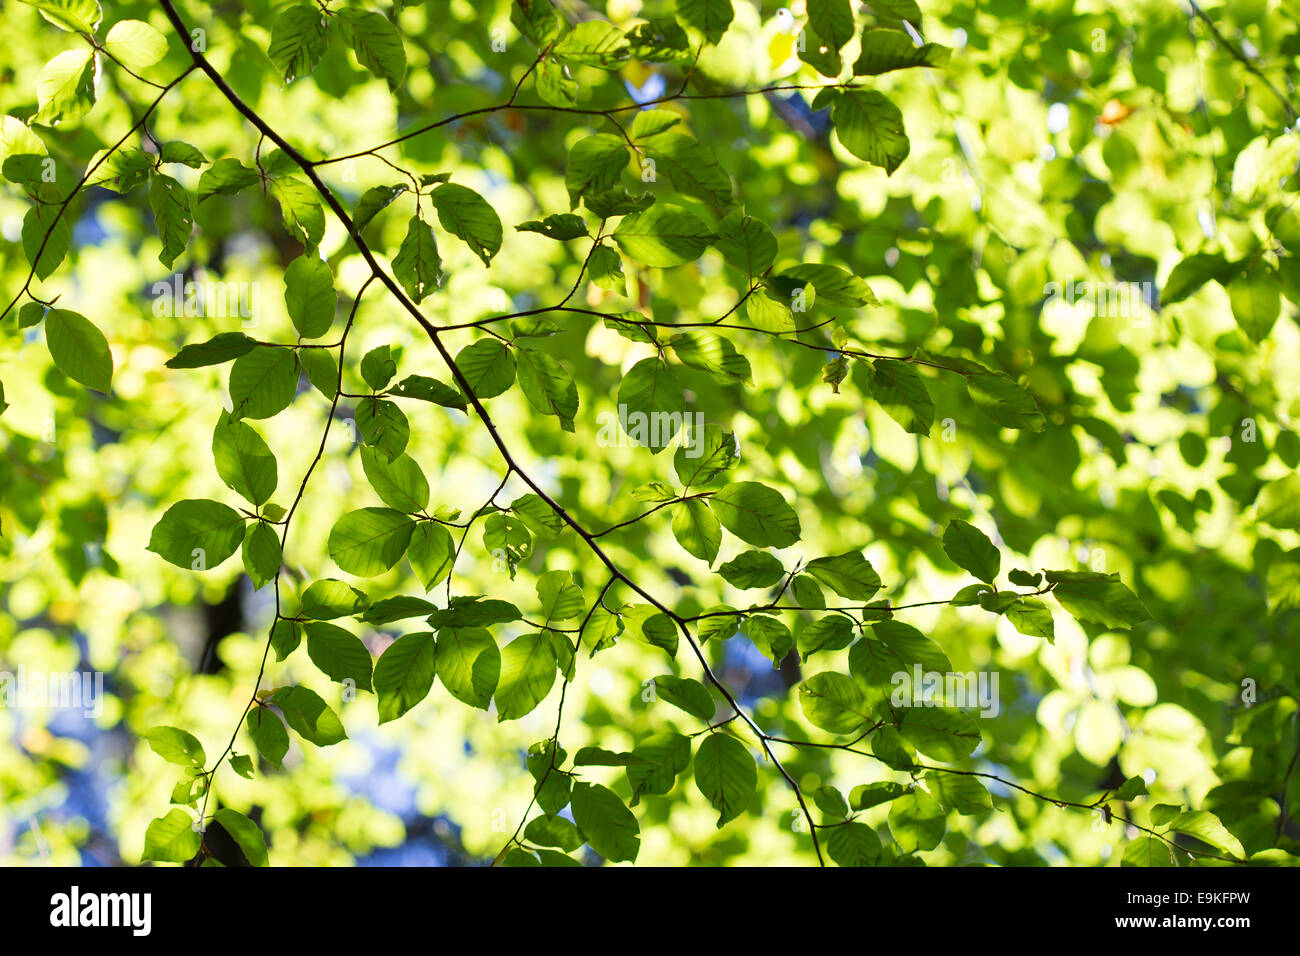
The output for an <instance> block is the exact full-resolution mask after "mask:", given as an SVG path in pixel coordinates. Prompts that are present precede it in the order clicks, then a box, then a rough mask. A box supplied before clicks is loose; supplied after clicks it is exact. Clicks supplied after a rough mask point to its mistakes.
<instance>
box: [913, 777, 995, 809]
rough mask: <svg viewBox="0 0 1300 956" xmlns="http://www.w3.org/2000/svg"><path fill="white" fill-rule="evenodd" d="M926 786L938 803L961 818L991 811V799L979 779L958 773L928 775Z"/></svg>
mask: <svg viewBox="0 0 1300 956" xmlns="http://www.w3.org/2000/svg"><path fill="white" fill-rule="evenodd" d="M925 782H926V784H927V785H928V786H929V787H930V788H931V789H932V790H933V791H934V795H935V796H936V797H938V799H939V802H940V803H941V804H943V805H944V806H945V807H948V808H949V809H951V810H956V811H957V812H958V813H960V814H961V815H962V816H967V817H969V816H975V815H977V814H980V813H984V812H985V811H988V810H992V809H993V798H992V797H990V796H989V792H988V789H987V788H986V787H985V786H984V784H982V783H980V780H979V777H974V776H971V775H969V774H958V773H929V774H926V777H925Z"/></svg>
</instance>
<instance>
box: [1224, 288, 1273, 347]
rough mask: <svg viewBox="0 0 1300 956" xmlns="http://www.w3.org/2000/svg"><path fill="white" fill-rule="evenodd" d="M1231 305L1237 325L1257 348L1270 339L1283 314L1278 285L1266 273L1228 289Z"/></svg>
mask: <svg viewBox="0 0 1300 956" xmlns="http://www.w3.org/2000/svg"><path fill="white" fill-rule="evenodd" d="M1228 301H1229V303H1230V304H1231V305H1232V316H1233V318H1235V319H1236V320H1237V325H1238V326H1239V327H1240V328H1241V330H1242V331H1243V332H1245V333H1246V335H1247V336H1248V337H1249V338H1250V340H1251V341H1252V342H1254V343H1255V344H1256V345H1258V344H1259V343H1261V342H1263V341H1264V339H1266V338H1268V334H1269V332H1271V331H1272V330H1273V326H1274V324H1276V322H1277V317H1278V316H1279V315H1280V314H1281V311H1282V296H1281V289H1280V287H1279V285H1278V282H1277V280H1276V279H1275V278H1274V277H1273V276H1271V275H1268V274H1267V273H1263V272H1260V273H1259V274H1254V275H1247V276H1246V277H1245V278H1243V279H1240V280H1238V281H1236V282H1234V283H1232V285H1230V286H1228Z"/></svg>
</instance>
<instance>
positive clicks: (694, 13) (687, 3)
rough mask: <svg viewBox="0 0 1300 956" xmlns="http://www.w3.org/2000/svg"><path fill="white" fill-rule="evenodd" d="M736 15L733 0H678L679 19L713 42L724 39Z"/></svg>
mask: <svg viewBox="0 0 1300 956" xmlns="http://www.w3.org/2000/svg"><path fill="white" fill-rule="evenodd" d="M735 16H736V11H735V9H734V8H733V7H732V5H731V0H677V19H678V20H680V21H681V22H682V23H684V24H685V25H686V26H688V27H694V28H695V29H697V30H699V31H700V32H701V33H703V34H704V36H705V37H706V38H707V39H708V41H709V42H710V43H713V44H717V43H718V42H719V41H720V40H721V39H722V35H723V34H724V33H726V32H727V27H729V26H731V21H732V20H733V19H734V18H735Z"/></svg>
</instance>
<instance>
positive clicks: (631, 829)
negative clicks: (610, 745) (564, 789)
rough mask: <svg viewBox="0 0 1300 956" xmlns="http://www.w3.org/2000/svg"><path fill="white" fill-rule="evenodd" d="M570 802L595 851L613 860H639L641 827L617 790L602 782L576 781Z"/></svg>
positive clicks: (580, 827)
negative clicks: (637, 858)
mask: <svg viewBox="0 0 1300 956" xmlns="http://www.w3.org/2000/svg"><path fill="white" fill-rule="evenodd" d="M570 804H571V806H572V808H573V822H574V823H576V824H577V825H578V829H579V830H581V831H582V835H583V837H585V838H586V840H587V843H588V844H589V845H590V846H591V848H592V849H593V850H595V851H596V852H597V853H599V854H600V855H601V856H603V857H604V858H605V859H607V860H609V861H610V862H611V863H625V862H626V863H630V862H633V861H634V860H636V855H637V851H638V850H640V848H641V835H640V834H641V828H640V827H639V826H638V825H637V822H636V817H634V816H633V815H632V811H631V810H629V809H628V808H627V807H625V806H624V805H623V801H622V800H620V799H619V798H618V796H617V795H616V794H615V793H614V791H612V790H610V789H609V788H608V787H602V786H601V785H600V784H598V783H575V784H574V785H573V796H572V798H571V801H570Z"/></svg>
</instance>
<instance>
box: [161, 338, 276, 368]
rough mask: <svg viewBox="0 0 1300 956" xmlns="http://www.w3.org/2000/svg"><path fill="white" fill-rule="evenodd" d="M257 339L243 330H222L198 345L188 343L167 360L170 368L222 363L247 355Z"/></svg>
mask: <svg viewBox="0 0 1300 956" xmlns="http://www.w3.org/2000/svg"><path fill="white" fill-rule="evenodd" d="M256 345H257V341H256V339H253V338H248V336H246V334H243V333H242V332H222V333H220V334H217V336H213V337H212V338H209V339H208V341H207V342H200V343H198V345H187V346H185V347H183V349H181V351H178V352H177V354H175V355H174V356H173V358H170V359H169V360H168V362H166V367H168V368H203V367H205V365H220V364H222V363H225V362H230V360H231V359H238V358H239V356H240V355H247V354H248V352H250V351H252V350H253V349H255V347H256Z"/></svg>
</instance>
